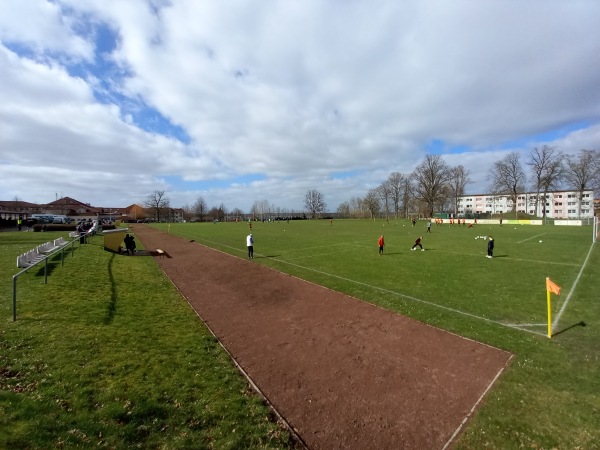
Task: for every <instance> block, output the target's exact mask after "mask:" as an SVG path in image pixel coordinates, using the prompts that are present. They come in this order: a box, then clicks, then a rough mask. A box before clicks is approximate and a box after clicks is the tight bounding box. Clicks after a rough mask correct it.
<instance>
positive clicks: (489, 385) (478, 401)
mask: <svg viewBox="0 0 600 450" xmlns="http://www.w3.org/2000/svg"><path fill="white" fill-rule="evenodd" d="M511 359H512V355H511V356H510V358H508V361H507V362H506V365H508V362H509V361H510V360H511ZM506 365H505V366H504V367H502V368H501V369H500V370H499V371H498V373H497V374H496V376H495V377H494V379H493V380H492V381H490V383H489V384H488V386H487V388H486V389H485V391H483V394H481V396H480V397H479V398H478V399H477V401H476V402H475V404H474V405H473V407H472V408H471V410H470V411H469V413H468V414H467V415H466V416H465V417H464V418H463V420H462V422H461V423H460V425H458V428H456V430H454V433H452V436H450V439H448V442H446V444H445V445H444V446H443V447H442V450H446V449H447V448H448V446H449V445H450V444H451V443H452V441H453V440H454V438H455V437H456V436H457V435H458V433H459V432H460V430H461V428H462V427H463V426H464V425H465V423H466V422H467V420H468V419H469V417H471V415H472V414H473V412H474V411H475V408H477V405H479V403H481V400H483V397H485V395H486V394H487V393H488V391H489V390H490V389H491V388H492V386H493V384H494V383H495V382H496V380H497V379H498V378H499V377H500V375H501V374H502V372H504V369H506Z"/></svg>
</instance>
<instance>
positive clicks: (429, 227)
mask: <svg viewBox="0 0 600 450" xmlns="http://www.w3.org/2000/svg"><path fill="white" fill-rule="evenodd" d="M427 232H428V233H431V221H429V222H427Z"/></svg>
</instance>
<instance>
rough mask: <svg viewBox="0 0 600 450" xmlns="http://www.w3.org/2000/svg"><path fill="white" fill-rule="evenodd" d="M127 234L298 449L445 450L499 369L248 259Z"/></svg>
mask: <svg viewBox="0 0 600 450" xmlns="http://www.w3.org/2000/svg"><path fill="white" fill-rule="evenodd" d="M135 234H136V236H137V238H138V239H139V240H141V242H142V243H143V245H144V247H145V248H146V249H148V250H154V249H157V248H160V249H163V250H164V251H165V252H166V253H167V257H157V258H155V259H156V262H157V263H158V264H159V265H160V267H161V268H162V269H163V270H164V272H165V273H166V274H167V276H168V277H169V278H170V279H171V280H172V281H173V283H174V284H175V285H176V286H177V288H178V289H179V290H180V291H181V293H182V294H183V295H184V296H185V297H186V298H187V300H188V302H189V303H190V305H191V306H192V307H193V308H194V309H195V310H196V311H197V313H198V315H199V316H200V317H201V318H202V319H203V320H204V321H205V323H206V324H207V325H208V326H209V327H210V329H211V330H212V332H213V333H214V334H215V335H216V336H217V337H218V339H219V340H220V341H221V342H222V344H223V345H224V346H225V347H226V348H227V350H228V351H229V352H230V354H231V355H232V357H233V358H234V359H235V361H236V362H237V363H238V364H239V365H240V366H241V367H242V369H243V370H244V371H245V372H246V374H247V375H248V376H249V377H250V379H251V380H252V382H253V383H254V384H255V385H256V386H257V387H258V388H259V389H260V390H261V392H262V393H263V395H264V396H265V397H266V398H267V399H268V401H269V402H270V403H271V405H272V406H273V407H274V408H275V409H276V410H277V412H278V413H279V414H280V415H281V416H282V417H284V419H285V420H286V421H287V422H288V424H290V425H291V427H292V428H293V429H294V430H295V432H296V433H297V435H298V436H299V437H300V439H301V440H302V441H303V442H304V444H305V445H306V446H307V447H308V448H310V449H338V448H339V449H442V448H448V447H451V446H452V442H453V441H454V440H455V438H456V436H457V435H458V434H459V432H460V431H462V429H463V425H464V423H463V422H464V421H465V420H466V419H468V418H469V417H471V416H472V414H473V410H474V409H476V408H477V407H478V406H480V403H481V399H482V397H483V396H484V394H485V393H486V391H487V390H488V389H489V388H490V386H491V384H492V383H493V382H494V380H495V379H496V378H497V377H498V376H499V375H500V374H501V372H502V371H503V369H504V368H505V367H506V365H507V363H508V361H509V360H510V358H511V355H510V354H509V353H507V352H504V351H501V350H498V349H495V348H492V347H489V346H486V345H483V344H480V343H477V342H474V341H471V340H468V339H464V338H462V337H459V336H456V335H453V334H451V333H448V332H445V331H442V330H440V329H437V328H434V327H431V326H428V325H424V324H422V323H420V322H417V321H415V320H412V319H409V318H406V317H403V316H401V315H398V314H396V313H394V312H390V311H387V310H384V309H381V308H378V307H376V306H373V305H370V304H368V303H366V302H363V301H360V300H357V299H355V298H352V297H349V296H347V295H345V294H341V293H338V292H334V291H332V290H329V289H327V288H323V287H321V286H318V285H315V284H312V283H309V282H306V281H303V280H300V279H298V278H295V277H292V276H290V275H286V274H283V273H280V272H277V271H275V270H272V269H269V268H266V267H262V266H260V265H258V264H257V263H256V259H255V260H254V261H247V260H245V259H241V258H236V257H234V256H230V255H227V254H224V253H222V252H219V251H216V250H213V249H210V248H208V247H204V246H202V245H199V244H198V243H196V242H190V241H189V240H186V239H183V238H181V237H177V236H173V235H170V234H166V233H163V232H161V231H158V230H156V229H153V228H151V227H149V226H146V225H136V226H135ZM255 258H257V257H255Z"/></svg>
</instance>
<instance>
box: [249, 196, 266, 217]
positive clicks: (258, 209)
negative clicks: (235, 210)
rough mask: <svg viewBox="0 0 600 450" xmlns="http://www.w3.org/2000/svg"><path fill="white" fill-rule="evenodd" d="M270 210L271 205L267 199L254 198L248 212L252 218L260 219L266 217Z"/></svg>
mask: <svg viewBox="0 0 600 450" xmlns="http://www.w3.org/2000/svg"><path fill="white" fill-rule="evenodd" d="M270 210H271V205H270V204H269V201H268V200H256V201H255V202H254V204H253V205H252V208H251V209H250V214H252V219H253V220H255V219H256V218H257V217H258V218H259V219H260V220H261V221H262V220H265V219H266V218H267V216H268V214H269V211H270Z"/></svg>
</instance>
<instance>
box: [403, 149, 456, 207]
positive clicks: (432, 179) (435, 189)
mask: <svg viewBox="0 0 600 450" xmlns="http://www.w3.org/2000/svg"><path fill="white" fill-rule="evenodd" d="M412 176H413V177H414V180H415V184H414V189H415V193H416V194H417V196H419V197H421V198H422V199H423V201H424V202H425V203H426V204H427V213H428V214H429V217H433V212H434V208H435V205H436V202H439V200H440V198H441V197H443V196H445V190H444V187H445V186H446V184H447V183H448V181H449V180H450V176H451V171H450V168H449V167H448V164H446V163H445V162H444V160H443V159H442V157H441V156H440V155H426V156H425V160H424V161H423V162H422V163H421V164H420V165H419V166H418V167H417V168H416V169H415V171H414V172H413V174H412Z"/></svg>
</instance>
